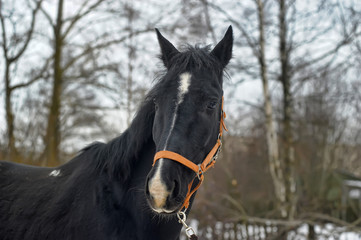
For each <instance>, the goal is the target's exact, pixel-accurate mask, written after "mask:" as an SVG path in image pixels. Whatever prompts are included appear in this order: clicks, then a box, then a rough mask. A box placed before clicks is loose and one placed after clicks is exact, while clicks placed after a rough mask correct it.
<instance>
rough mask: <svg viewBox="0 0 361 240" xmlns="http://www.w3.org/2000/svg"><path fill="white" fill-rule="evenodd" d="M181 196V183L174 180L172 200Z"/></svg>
mask: <svg viewBox="0 0 361 240" xmlns="http://www.w3.org/2000/svg"><path fill="white" fill-rule="evenodd" d="M179 194H180V187H179V183H178V181H177V180H174V181H173V189H172V193H171V196H170V198H171V199H175V198H177V197H178V196H179Z"/></svg>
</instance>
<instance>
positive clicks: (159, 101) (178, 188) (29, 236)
mask: <svg viewBox="0 0 361 240" xmlns="http://www.w3.org/2000/svg"><path fill="white" fill-rule="evenodd" d="M157 34H158V40H159V43H160V46H161V49H162V56H161V58H162V60H163V62H164V65H165V66H166V68H167V69H168V71H167V73H166V74H165V76H163V77H162V78H161V79H160V81H159V82H158V83H157V84H156V85H155V86H154V87H153V88H152V89H151V90H150V92H149V93H148V95H147V97H146V99H145V100H144V102H143V103H142V105H141V107H140V109H139V110H138V112H137V115H136V116H135V118H134V119H133V121H132V123H131V125H130V127H129V128H128V129H127V130H126V131H125V132H124V133H123V134H122V135H121V136H119V137H117V138H115V139H113V140H111V141H110V142H109V143H107V144H104V143H94V144H92V145H90V146H88V147H86V148H85V149H83V150H82V151H81V152H80V153H79V154H78V155H77V156H76V157H75V158H74V159H72V160H71V161H69V162H68V163H66V164H64V165H62V166H59V167H57V168H40V167H31V166H26V165H21V164H15V163H10V162H2V161H0V239H2V240H35V239H40V240H42V239H51V240H58V239H59V240H64V239H71V240H83V239H86V240H89V239H94V240H98V239H99V240H105V239H117V240H119V239H124V240H177V239H179V235H180V231H181V228H182V225H181V224H179V223H178V219H177V216H176V214H175V213H176V212H177V211H179V210H181V209H180V208H181V205H182V202H183V201H184V199H185V197H186V190H187V186H188V183H189V182H191V179H192V178H194V177H195V174H194V173H192V171H190V170H189V169H186V168H185V167H184V166H182V165H181V164H179V163H176V162H173V161H171V160H170V159H166V158H164V159H163V158H162V159H161V160H159V161H158V162H157V163H155V164H154V166H153V165H152V164H153V158H154V155H155V154H156V152H158V151H159V150H160V148H162V149H161V150H166V148H167V149H171V150H172V151H176V152H178V153H179V154H184V155H185V156H186V157H188V158H189V159H191V160H192V161H193V162H194V163H196V164H198V163H199V162H200V161H201V160H202V159H204V157H205V156H206V155H207V154H208V152H209V151H210V149H211V148H212V145H213V144H214V142H215V140H216V139H217V135H218V130H219V122H220V113H221V107H220V105H221V104H220V102H221V98H222V95H223V92H222V74H223V68H224V67H225V65H226V64H227V63H228V61H229V59H230V57H231V49H232V45H231V44H232V42H233V38H232V29H231V28H229V29H228V31H227V33H226V36H225V38H224V39H223V40H222V41H221V42H220V43H219V44H218V45H217V46H216V47H215V49H214V50H213V51H212V52H211V53H210V52H209V51H208V48H203V49H200V48H189V49H188V51H186V52H185V53H180V52H178V51H177V50H176V49H175V48H174V46H173V45H171V43H170V42H169V41H168V40H166V39H165V38H163V37H162V36H161V35H160V33H159V32H157ZM219 45H220V46H219ZM229 45H230V46H229ZM218 61H219V63H218ZM202 73H203V74H202ZM209 79H211V80H209ZM195 80H198V81H195ZM174 102H176V105H175V106H174V105H173V104H172V103H174ZM197 124H198V125H197ZM199 124H201V125H199ZM195 130H197V131H195ZM203 142H204V143H203ZM154 179H155V180H154ZM153 180H154V181H153ZM157 181H158V183H159V184H160V185H159V184H158V185H156V184H153V185H152V186H150V185H149V182H157ZM195 184H196V183H195ZM157 186H160V187H163V188H158V189H157ZM162 191H163V192H162ZM157 198H159V199H157ZM193 199H194V195H193V196H192V198H191V201H190V206H191V204H192V201H193ZM189 211H190V207H189V208H188V209H187V213H189Z"/></svg>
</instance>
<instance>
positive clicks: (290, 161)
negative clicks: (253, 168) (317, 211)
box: [279, 0, 297, 219]
mask: <svg viewBox="0 0 361 240" xmlns="http://www.w3.org/2000/svg"><path fill="white" fill-rule="evenodd" d="M285 1H286V0H279V7H280V12H279V42H280V43H279V54H280V60H281V75H280V81H281V83H282V89H283V120H282V125H283V147H284V173H285V183H286V202H287V217H288V219H293V218H294V216H295V214H296V204H297V198H296V181H295V157H294V149H293V134H292V126H291V121H292V119H291V116H292V111H293V109H292V94H291V76H290V69H289V52H290V51H289V46H288V44H287V25H286V15H287V9H286V3H285Z"/></svg>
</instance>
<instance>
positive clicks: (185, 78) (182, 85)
mask: <svg viewBox="0 0 361 240" xmlns="http://www.w3.org/2000/svg"><path fill="white" fill-rule="evenodd" d="M191 76H192V75H191V74H190V73H188V72H185V73H182V74H181V75H180V76H179V87H178V105H179V104H181V103H182V102H183V98H184V95H185V94H186V93H187V92H188V89H189V85H191Z"/></svg>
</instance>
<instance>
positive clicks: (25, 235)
mask: <svg viewBox="0 0 361 240" xmlns="http://www.w3.org/2000/svg"><path fill="white" fill-rule="evenodd" d="M107 147H109V146H106V145H104V144H100V143H98V144H96V145H93V146H91V147H89V148H88V149H86V150H85V151H83V152H82V153H81V154H80V155H78V156H77V157H75V158H74V159H73V160H72V161H70V162H69V163H67V164H65V165H63V166H61V167H59V168H56V169H54V168H37V167H30V166H26V165H20V164H15V163H9V162H1V163H0V239H2V240H6V239H9V240H10V239H11V240H15V239H19V240H20V239H29V240H30V239H34V240H35V239H54V240H56V239H59V240H60V239H62V240H63V239H99V240H100V239H134V240H138V239H164V240H166V239H174V240H176V239H178V236H179V231H180V229H181V225H180V224H177V225H175V224H173V223H172V221H170V219H168V218H164V219H163V218H162V217H160V216H155V215H154V213H152V212H151V210H150V209H149V208H147V203H146V200H145V197H144V190H143V189H144V182H145V178H146V175H147V173H148V172H149V171H150V169H151V165H152V162H151V161H149V159H152V157H153V156H154V153H155V148H154V143H153V142H152V141H148V142H147V143H145V144H144V150H143V151H141V155H140V156H139V159H133V160H132V161H134V162H137V164H135V166H134V169H133V171H132V175H131V176H130V177H129V181H126V182H122V181H117V180H115V179H111V178H109V175H108V174H107V173H105V172H102V173H101V172H100V173H99V174H97V175H95V176H94V174H93V173H94V171H93V169H90V168H87V167H84V166H86V165H87V163H85V161H89V162H91V161H92V159H91V157H92V156H94V153H95V152H101V151H103V150H105V149H106V148H107ZM93 162H94V161H93ZM54 171H57V172H56V173H57V175H54V174H52V173H54ZM142 200H143V201H142ZM173 218H175V216H173ZM174 220H175V219H174Z"/></svg>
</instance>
